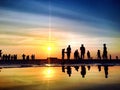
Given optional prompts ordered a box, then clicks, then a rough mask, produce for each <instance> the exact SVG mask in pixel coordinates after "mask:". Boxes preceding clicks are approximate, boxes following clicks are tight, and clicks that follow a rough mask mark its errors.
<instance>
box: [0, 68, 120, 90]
mask: <svg viewBox="0 0 120 90" xmlns="http://www.w3.org/2000/svg"><path fill="white" fill-rule="evenodd" d="M69 74H70V75H69ZM83 75H84V77H83ZM106 76H107V78H106ZM119 76H120V66H101V67H100V66H72V67H71V66H69V67H68V66H65V67H64V68H63V67H30V68H3V69H2V70H1V72H0V79H1V80H0V90H67V89H69V90H80V89H81V90H101V89H104V90H105V89H106V90H107V89H109V90H113V89H115V90H120V86H119V85H120V79H119Z"/></svg>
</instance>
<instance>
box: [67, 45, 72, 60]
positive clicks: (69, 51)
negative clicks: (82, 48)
mask: <svg viewBox="0 0 120 90" xmlns="http://www.w3.org/2000/svg"><path fill="white" fill-rule="evenodd" d="M70 53H71V47H70V45H68V47H67V59H68V60H70Z"/></svg>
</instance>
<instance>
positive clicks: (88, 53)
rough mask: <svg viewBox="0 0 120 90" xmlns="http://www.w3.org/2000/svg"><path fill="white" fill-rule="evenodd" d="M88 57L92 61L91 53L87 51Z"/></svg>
mask: <svg viewBox="0 0 120 90" xmlns="http://www.w3.org/2000/svg"><path fill="white" fill-rule="evenodd" d="M87 57H88V59H90V57H91V56H90V52H89V51H87Z"/></svg>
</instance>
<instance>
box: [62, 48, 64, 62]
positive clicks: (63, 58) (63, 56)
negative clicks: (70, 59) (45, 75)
mask: <svg viewBox="0 0 120 90" xmlns="http://www.w3.org/2000/svg"><path fill="white" fill-rule="evenodd" d="M64 58H65V49H62V60H64Z"/></svg>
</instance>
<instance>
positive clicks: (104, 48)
mask: <svg viewBox="0 0 120 90" xmlns="http://www.w3.org/2000/svg"><path fill="white" fill-rule="evenodd" d="M103 59H107V47H106V44H103Z"/></svg>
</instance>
